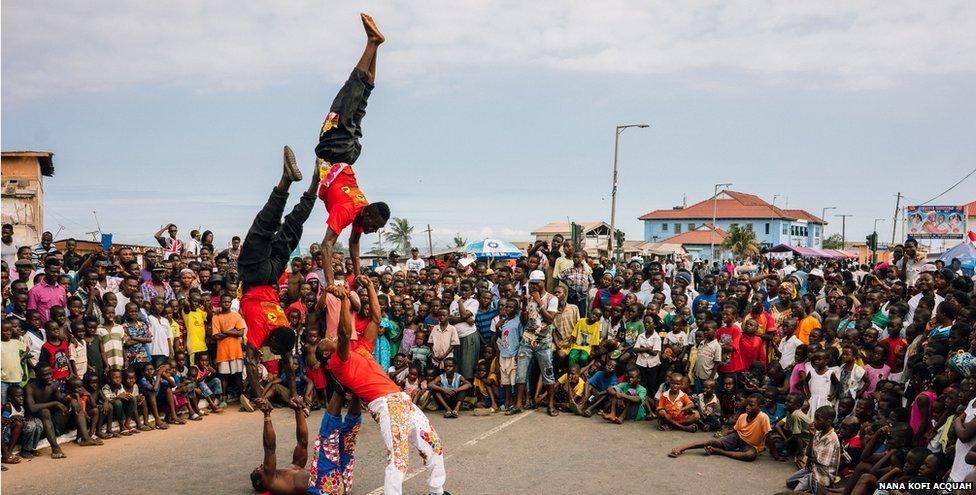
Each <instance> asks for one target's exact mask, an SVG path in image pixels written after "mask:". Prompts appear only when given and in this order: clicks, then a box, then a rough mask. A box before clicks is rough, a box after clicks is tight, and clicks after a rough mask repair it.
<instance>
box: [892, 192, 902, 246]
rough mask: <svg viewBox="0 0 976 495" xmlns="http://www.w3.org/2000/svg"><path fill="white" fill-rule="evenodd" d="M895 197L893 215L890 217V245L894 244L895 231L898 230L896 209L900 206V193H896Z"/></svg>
mask: <svg viewBox="0 0 976 495" xmlns="http://www.w3.org/2000/svg"><path fill="white" fill-rule="evenodd" d="M896 197H897V199H895V216H894V218H892V219H891V245H892V246H894V245H895V231H896V230H898V210H899V207H900V206H901V193H898V194H897V196H896Z"/></svg>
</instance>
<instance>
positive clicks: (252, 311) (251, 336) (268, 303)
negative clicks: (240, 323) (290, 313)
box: [241, 285, 288, 349]
mask: <svg viewBox="0 0 976 495" xmlns="http://www.w3.org/2000/svg"><path fill="white" fill-rule="evenodd" d="M241 316H243V317H244V323H246V324H247V333H245V335H246V336H247V343H248V345H250V346H251V347H253V348H255V349H260V348H261V346H262V345H264V341H265V340H267V338H268V335H269V334H270V333H271V332H272V331H273V330H274V329H276V328H280V327H287V326H288V318H287V317H285V312H284V311H282V310H281V304H279V303H278V290H277V289H275V288H274V287H273V286H271V285H259V286H257V287H254V288H253V289H251V290H249V291H247V293H246V294H244V297H242V298H241Z"/></svg>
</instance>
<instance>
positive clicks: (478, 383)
mask: <svg viewBox="0 0 976 495" xmlns="http://www.w3.org/2000/svg"><path fill="white" fill-rule="evenodd" d="M489 349H490V348H489ZM473 385H474V394H475V404H476V405H478V404H480V405H481V406H483V407H485V408H488V414H493V413H496V412H498V402H497V401H495V396H496V395H497V394H496V393H495V390H496V389H497V387H498V385H497V383H493V382H492V380H491V378H489V376H488V365H487V364H485V363H483V362H480V363H478V364H477V365H476V366H475V369H474V384H473ZM475 411H476V412H478V411H477V409H476V410H475Z"/></svg>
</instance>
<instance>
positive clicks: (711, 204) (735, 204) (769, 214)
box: [640, 191, 823, 244]
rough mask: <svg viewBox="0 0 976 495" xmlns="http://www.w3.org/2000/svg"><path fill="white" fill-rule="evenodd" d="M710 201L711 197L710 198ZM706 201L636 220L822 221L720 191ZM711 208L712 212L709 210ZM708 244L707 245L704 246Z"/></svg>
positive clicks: (753, 197)
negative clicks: (739, 219)
mask: <svg viewBox="0 0 976 495" xmlns="http://www.w3.org/2000/svg"><path fill="white" fill-rule="evenodd" d="M713 198H714V196H713ZM713 198H708V199H706V200H704V201H700V202H698V203H695V204H693V205H691V206H689V207H687V208H677V209H671V210H654V211H652V212H649V213H646V214H644V215H642V216H641V217H640V220H670V219H696V220H697V219H701V220H705V219H710V218H712V216H713V213H714V216H715V218H722V219H727V218H743V219H744V218H776V219H783V220H800V219H803V220H807V221H810V222H815V223H821V224H822V223H823V220H821V219H819V218H817V217H816V216H814V215H811V214H809V213H807V212H806V211H803V210H783V209H781V208H779V207H777V206H775V205H771V204H769V203H767V202H765V201H763V199H762V198H760V197H759V196H756V195H754V194H746V193H741V192H736V191H721V192H719V193H718V199H716V200H714V201H713ZM713 208H714V210H713ZM706 244H708V243H706Z"/></svg>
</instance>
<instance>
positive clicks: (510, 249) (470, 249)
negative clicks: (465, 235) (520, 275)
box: [464, 239, 525, 260]
mask: <svg viewBox="0 0 976 495" xmlns="http://www.w3.org/2000/svg"><path fill="white" fill-rule="evenodd" d="M464 252H465V253H469V254H473V255H474V256H475V257H476V258H478V259H479V260H481V259H495V260H508V259H517V258H521V257H522V256H525V253H523V252H522V250H521V249H519V248H517V247H515V245H514V244H512V243H511V242H508V241H501V240H498V239H483V240H480V241H473V242H469V243H468V245H467V246H464Z"/></svg>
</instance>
